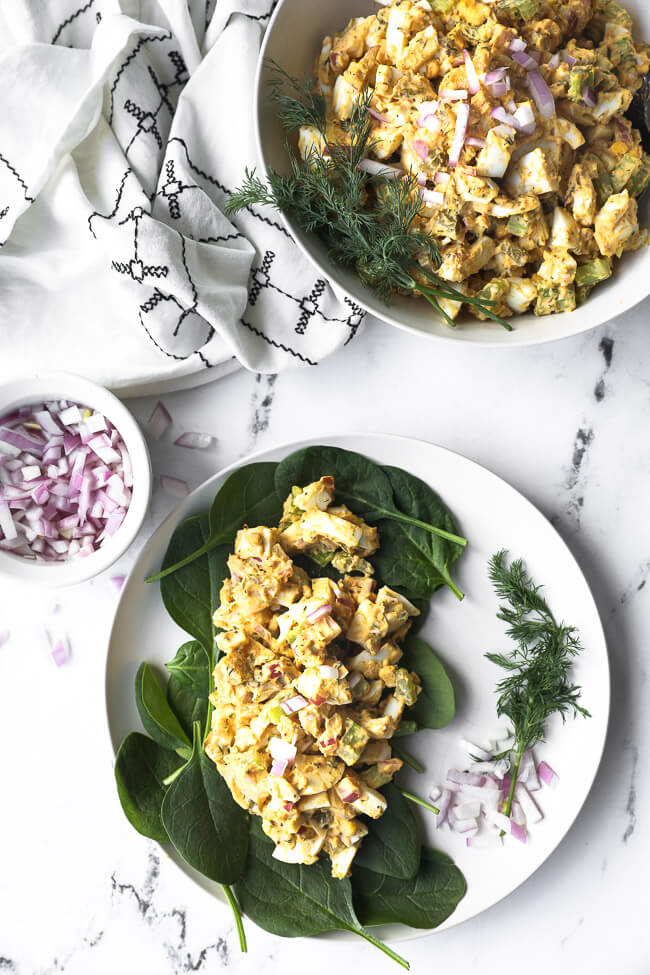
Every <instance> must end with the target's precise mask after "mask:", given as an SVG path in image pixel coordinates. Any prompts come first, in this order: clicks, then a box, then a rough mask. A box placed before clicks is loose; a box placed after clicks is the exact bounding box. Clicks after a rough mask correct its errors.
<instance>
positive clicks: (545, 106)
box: [528, 71, 555, 119]
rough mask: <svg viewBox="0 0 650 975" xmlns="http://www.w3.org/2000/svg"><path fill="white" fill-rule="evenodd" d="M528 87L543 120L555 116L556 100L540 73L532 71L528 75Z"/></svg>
mask: <svg viewBox="0 0 650 975" xmlns="http://www.w3.org/2000/svg"><path fill="white" fill-rule="evenodd" d="M528 86H529V88H530V91H531V94H532V96H533V98H534V99H535V104H536V105H537V109H538V111H539V114H540V115H541V116H542V118H545V119H548V118H552V116H553V115H555V99H554V98H553V93H552V91H551V89H550V88H549V87H548V85H547V84H546V82H545V81H544V79H543V78H542V76H541V74H540V73H539V71H531V72H530V73H529V75H528Z"/></svg>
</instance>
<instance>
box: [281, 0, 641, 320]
mask: <svg viewBox="0 0 650 975" xmlns="http://www.w3.org/2000/svg"><path fill="white" fill-rule="evenodd" d="M649 54H650V48H649V47H648V45H646V44H643V43H640V42H639V41H637V40H635V38H634V37H633V33H632V21H631V18H630V16H629V14H628V13H627V12H626V11H625V9H624V8H623V7H622V6H620V5H619V4H618V3H616V2H615V0H491V2H489V3H488V2H485V3H481V2H478V0H393V2H392V3H390V2H389V3H383V2H382V3H381V5H380V6H379V9H378V10H377V13H376V14H373V15H372V16H369V17H356V18H354V19H352V20H351V21H350V22H349V24H348V25H347V27H346V28H345V30H343V31H342V32H341V33H339V34H335V35H333V36H330V37H326V38H325V39H324V41H323V45H322V50H321V52H320V54H319V56H318V59H317V64H316V73H315V87H316V90H317V92H319V93H320V94H321V95H322V96H323V97H324V99H325V103H326V108H327V129H326V137H324V136H323V134H322V132H319V131H318V130H317V129H315V128H312V127H310V126H303V127H302V128H301V130H300V133H299V150H300V152H301V154H302V156H303V158H304V159H309V157H310V154H312V153H324V154H327V152H328V146H327V144H328V143H330V144H340V145H345V144H346V143H347V144H349V139H350V132H349V119H350V116H351V113H352V109H353V106H354V104H355V102H356V101H357V100H358V99H359V97H360V94H361V93H362V92H364V93H365V92H368V91H369V92H370V93H371V100H370V102H369V109H368V110H369V114H370V117H371V119H372V134H371V143H370V149H369V152H368V158H367V159H365V160H364V161H363V165H364V166H366V167H367V168H368V171H370V172H384V173H386V174H388V175H392V176H394V177H395V178H399V177H400V175H401V174H402V173H404V172H409V171H410V172H412V173H416V174H417V183H416V184H414V190H413V192H414V193H418V194H419V195H420V196H421V198H422V201H423V206H422V208H421V210H420V212H419V214H418V216H417V217H416V219H415V221H414V224H413V229H414V230H415V229H417V230H424V231H426V232H428V233H430V234H431V235H432V236H433V238H434V240H435V243H436V245H437V248H438V251H439V255H440V259H441V260H440V265H439V266H437V265H436V264H435V262H434V259H432V257H431V255H425V254H422V255H421V257H420V259H419V260H420V265H421V266H422V267H425V268H427V269H428V270H429V271H432V272H435V273H436V274H437V275H438V276H439V277H440V278H442V279H444V280H445V281H447V282H450V283H452V284H453V285H454V286H455V287H456V288H457V290H458V291H460V292H461V293H462V294H464V295H466V296H468V297H469V296H474V297H477V298H479V299H481V300H482V301H489V302H492V305H491V308H492V309H493V310H494V311H495V312H496V313H497V314H498V315H500V316H501V317H504V318H505V317H508V316H512V315H516V314H521V313H524V312H527V311H529V310H532V311H533V312H534V313H535V314H536V315H547V314H552V313H559V312H570V311H572V310H573V309H575V308H576V306H577V305H578V304H581V303H582V302H584V301H585V299H586V298H587V296H588V295H589V293H590V292H591V290H592V289H593V288H594V287H595V286H596V285H598V284H599V283H600V282H602V281H605V280H606V279H607V278H609V277H610V275H611V274H612V269H613V265H614V263H615V261H616V260H617V259H618V258H620V257H621V255H622V254H623V253H624V252H625V251H629V250H635V249H638V248H639V247H641V246H642V245H643V244H645V243H647V232H646V231H645V230H642V229H640V227H639V221H638V214H637V198H638V197H639V196H640V195H641V194H642V193H643V192H644V190H645V189H646V187H647V186H648V183H649V182H650V157H649V156H648V155H646V154H645V153H644V152H643V149H642V146H641V139H640V134H639V132H638V131H637V130H636V129H635V128H633V126H632V124H631V122H630V121H629V119H628V118H627V117H626V112H627V110H628V108H629V106H630V102H631V100H632V97H633V94H634V92H635V91H636V90H637V89H638V88H639V87H640V85H641V83H642V80H643V77H644V76H645V74H646V73H647V72H648V68H649V64H650V59H649ZM425 281H426V279H425V278H424V277H423V279H422V282H421V283H424V282H425ZM441 305H442V306H443V308H444V311H445V312H446V313H447V315H448V316H449V317H450V318H451V319H455V318H456V317H457V316H458V315H459V313H460V311H461V308H462V307H463V302H462V301H461V300H457V301H452V300H448V299H443V300H441ZM479 317H485V316H484V315H482V314H480V312H479Z"/></svg>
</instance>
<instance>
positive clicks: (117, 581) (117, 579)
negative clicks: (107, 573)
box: [111, 575, 126, 592]
mask: <svg viewBox="0 0 650 975" xmlns="http://www.w3.org/2000/svg"><path fill="white" fill-rule="evenodd" d="M125 579H126V576H122V575H120V576H111V582H112V583H113V585H114V586H115V588H116V589H117V590H118V592H119V590H120V589H121V588H122V586H123V585H124V581H125Z"/></svg>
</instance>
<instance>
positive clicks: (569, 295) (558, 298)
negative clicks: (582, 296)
mask: <svg viewBox="0 0 650 975" xmlns="http://www.w3.org/2000/svg"><path fill="white" fill-rule="evenodd" d="M575 307H576V294H575V288H574V287H573V285H572V284H570V285H557V284H549V285H545V284H540V283H539V282H538V284H537V301H536V302H535V314H536V315H554V314H558V313H559V312H563V311H573V310H574V308H575Z"/></svg>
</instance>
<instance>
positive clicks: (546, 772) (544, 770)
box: [537, 762, 560, 788]
mask: <svg viewBox="0 0 650 975" xmlns="http://www.w3.org/2000/svg"><path fill="white" fill-rule="evenodd" d="M537 774H538V775H539V777H540V779H541V780H542V782H543V783H544V785H550V786H551V787H552V788H555V787H556V786H557V784H558V782H559V781H560V777H559V775H558V774H557V772H554V771H553V769H552V768H551V766H550V765H547V763H546V762H540V763H539V765H538V766H537Z"/></svg>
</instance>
